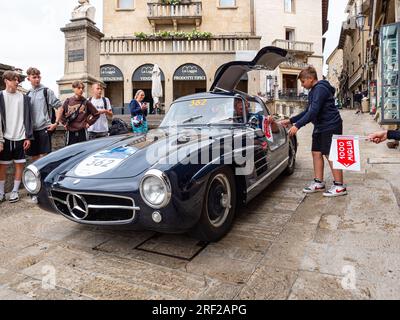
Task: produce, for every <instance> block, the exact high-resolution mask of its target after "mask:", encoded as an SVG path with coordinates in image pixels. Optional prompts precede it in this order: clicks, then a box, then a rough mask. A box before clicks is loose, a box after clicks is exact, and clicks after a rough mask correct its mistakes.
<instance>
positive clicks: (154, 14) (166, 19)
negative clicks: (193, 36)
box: [147, 1, 203, 26]
mask: <svg viewBox="0 0 400 320" xmlns="http://www.w3.org/2000/svg"><path fill="white" fill-rule="evenodd" d="M147 6H148V15H147V18H148V19H149V21H150V23H152V24H163V25H165V24H174V25H176V24H195V25H196V26H199V25H200V23H201V19H202V15H203V7H202V2H201V1H192V2H190V3H187V4H176V5H171V4H162V3H148V4H147Z"/></svg>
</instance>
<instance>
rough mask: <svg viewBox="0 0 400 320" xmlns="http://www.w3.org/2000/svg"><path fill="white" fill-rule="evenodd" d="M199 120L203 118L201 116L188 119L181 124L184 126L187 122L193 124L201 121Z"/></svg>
mask: <svg viewBox="0 0 400 320" xmlns="http://www.w3.org/2000/svg"><path fill="white" fill-rule="evenodd" d="M201 118H203V116H195V117H190V118H188V119H186V120H184V121H182V124H185V123H188V122H193V121H194V120H197V119H201Z"/></svg>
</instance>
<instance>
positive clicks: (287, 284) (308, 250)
mask: <svg viewBox="0 0 400 320" xmlns="http://www.w3.org/2000/svg"><path fill="white" fill-rule="evenodd" d="M343 116H344V119H345V133H348V134H361V135H364V134H366V133H368V132H371V131H374V130H376V129H378V125H377V124H376V123H375V122H374V121H372V120H371V118H370V116H369V115H361V116H356V115H354V114H353V112H350V111H344V112H343ZM311 129H312V128H311V127H307V128H306V129H303V130H301V132H300V135H299V141H300V147H299V155H298V168H297V171H296V173H295V174H294V175H293V176H291V177H288V178H286V177H282V178H281V179H279V181H277V182H276V183H274V184H273V185H272V186H270V187H269V188H268V189H267V190H265V192H263V194H262V195H260V196H259V197H258V198H256V199H255V200H254V201H253V202H252V203H250V205H248V206H247V207H246V208H244V209H243V210H242V212H241V214H240V215H239V217H238V219H237V221H236V223H235V226H234V228H233V230H232V231H231V232H230V233H229V235H228V236H227V237H226V238H224V239H223V240H222V241H220V242H219V243H215V244H209V245H206V244H204V243H198V242H197V241H195V240H193V239H190V238H187V237H185V236H170V235H159V234H154V233H152V232H132V231H129V230H113V229H104V228H102V229H101V228H95V227H87V226H80V225H77V224H74V223H72V222H69V221H67V220H66V219H64V218H62V217H60V216H57V215H53V214H50V213H47V212H43V211H41V210H39V209H37V208H35V207H34V206H32V205H31V204H29V202H28V199H27V198H24V199H23V200H22V201H21V202H20V203H18V204H15V205H10V204H8V203H4V204H2V205H1V206H0V299H203V298H204V299H381V298H389V299H399V298H400V216H399V207H398V201H399V199H400V179H398V176H399V175H398V168H399V166H400V154H399V151H397V150H389V149H387V148H386V146H385V145H379V146H376V145H373V144H370V143H366V142H361V150H362V172H361V173H347V174H346V180H347V183H348V185H349V192H350V194H349V195H348V196H346V197H342V198H337V199H326V198H323V197H322V195H321V194H317V195H311V196H307V197H305V196H304V195H303V194H302V192H301V190H302V188H303V186H304V185H305V184H306V183H307V182H308V181H309V180H310V178H312V177H313V174H312V163H311V157H310V152H309V150H310V135H311ZM327 173H328V172H327ZM327 180H328V181H329V182H331V181H332V178H331V176H330V175H329V174H328V175H327ZM53 275H55V277H52V276H53ZM52 279H55V283H53V282H52ZM51 284H55V287H52V286H51Z"/></svg>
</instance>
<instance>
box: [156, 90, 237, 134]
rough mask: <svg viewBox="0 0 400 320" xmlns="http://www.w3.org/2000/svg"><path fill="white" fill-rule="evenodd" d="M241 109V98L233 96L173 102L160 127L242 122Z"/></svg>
mask: <svg viewBox="0 0 400 320" xmlns="http://www.w3.org/2000/svg"><path fill="white" fill-rule="evenodd" d="M241 110H243V100H242V99H239V98H234V97H228V98H225V97H223V98H211V99H206V98H205V99H194V100H186V101H180V102H175V103H173V104H172V106H171V108H170V110H169V111H168V113H167V115H166V116H165V118H164V120H163V122H162V123H161V127H170V126H179V125H190V124H193V125H211V124H235V123H242V122H243V112H241Z"/></svg>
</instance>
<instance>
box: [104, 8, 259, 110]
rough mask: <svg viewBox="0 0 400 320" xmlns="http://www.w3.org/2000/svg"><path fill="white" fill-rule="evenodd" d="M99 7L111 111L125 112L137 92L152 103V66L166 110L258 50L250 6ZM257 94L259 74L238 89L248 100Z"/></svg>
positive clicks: (203, 87)
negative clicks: (243, 55)
mask: <svg viewBox="0 0 400 320" xmlns="http://www.w3.org/2000/svg"><path fill="white" fill-rule="evenodd" d="M103 5H104V23H103V29H104V30H103V32H104V34H105V37H104V38H103V39H102V41H101V58H100V59H101V66H102V67H101V76H102V79H103V81H104V82H105V83H106V84H107V89H106V94H107V95H108V96H109V97H110V98H111V100H112V101H113V105H114V106H124V107H125V109H126V107H127V105H128V104H129V102H130V101H131V99H132V98H133V97H134V94H135V92H136V91H137V90H139V89H143V90H144V91H145V93H146V96H147V97H146V100H147V101H148V102H149V103H152V99H151V86H152V82H151V72H152V69H153V66H154V64H157V65H158V66H159V67H160V69H161V78H162V85H163V89H164V90H163V91H164V97H163V99H162V101H163V102H164V104H165V106H166V109H167V108H168V106H169V105H170V104H171V102H172V101H173V100H174V99H176V98H179V97H181V96H184V95H187V94H191V93H196V92H202V91H207V90H209V88H210V87H211V84H212V82H213V81H214V77H215V74H216V72H217V70H218V68H219V67H220V66H221V65H222V64H224V63H226V62H228V61H232V60H235V59H236V58H237V57H238V56H241V53H249V52H250V56H251V55H252V54H253V53H254V52H257V51H258V50H259V49H260V37H258V36H256V33H255V24H254V1H253V0H202V1H197V0H196V1H181V4H178V5H168V4H163V3H161V1H151V2H150V1H138V0H104V1H103ZM193 30H194V31H195V32H193ZM172 32H175V33H172ZM154 33H156V35H154ZM188 33H191V35H189V34H188ZM208 33H211V35H210V34H208ZM152 34H153V35H152ZM259 88H260V83H259V76H258V73H255V74H254V75H251V76H249V77H248V78H247V77H246V78H244V79H242V81H241V83H240V85H239V89H240V90H243V91H247V92H249V93H251V94H256V93H257V92H258V91H259Z"/></svg>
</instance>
